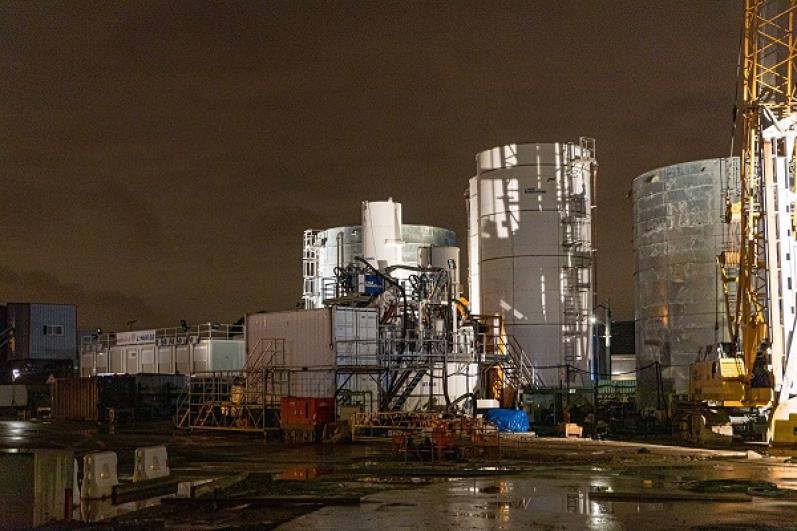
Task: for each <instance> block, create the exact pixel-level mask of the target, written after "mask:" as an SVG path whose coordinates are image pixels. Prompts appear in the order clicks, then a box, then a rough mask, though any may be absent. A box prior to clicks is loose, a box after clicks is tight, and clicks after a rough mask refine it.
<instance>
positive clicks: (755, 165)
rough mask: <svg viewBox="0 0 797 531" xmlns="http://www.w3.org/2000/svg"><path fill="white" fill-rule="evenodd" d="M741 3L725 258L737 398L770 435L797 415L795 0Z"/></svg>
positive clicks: (756, 0) (796, 6) (796, 10)
mask: <svg viewBox="0 0 797 531" xmlns="http://www.w3.org/2000/svg"><path fill="white" fill-rule="evenodd" d="M744 2H745V9H744V28H743V31H744V33H743V40H742V47H741V52H740V71H739V84H740V86H739V89H740V90H739V96H740V98H739V103H738V107H737V123H740V143H739V150H738V151H737V154H738V156H739V197H738V202H737V201H734V200H733V199H732V198H728V199H727V205H726V206H727V214H726V222H727V223H729V226H730V228H731V229H730V233H731V235H732V240H733V241H734V243H735V245H733V246H731V247H730V248H729V249H728V250H727V251H725V252H724V253H723V255H722V256H720V259H719V262H720V265H721V266H722V276H723V280H724V283H725V288H726V290H725V293H726V311H727V312H728V314H729V315H728V323H729V327H730V330H729V331H730V334H731V338H732V340H733V342H734V343H735V344H736V345H737V348H738V349H739V351H740V352H739V354H740V356H741V359H742V360H743V363H744V371H743V376H742V381H743V384H744V397H743V398H742V400H741V403H742V404H743V405H745V406H759V407H770V408H772V411H771V413H770V419H771V421H770V435H769V438H770V439H772V433H773V425H774V424H773V423H774V420H775V419H776V418H781V419H784V418H785V420H788V416H789V412H790V411H793V412H797V411H796V410H794V408H793V407H789V406H788V404H789V401H790V400H791V402H792V403H793V402H794V401H795V400H794V397H795V396H797V388H795V386H796V385H797V374H796V373H797V355H795V354H794V353H793V352H794V350H795V348H797V347H795V345H794V343H795V341H794V332H795V329H797V232H796V231H797V193H796V192H797V188H796V187H795V137H796V136H797V107H795V104H797V101H796V100H795V74H797V64H796V62H795V61H796V60H797V40H796V39H795V29H796V28H795V22H797V20H795V18H796V17H797V0H744ZM729 188H730V187H729ZM729 279H731V280H732V281H733V282H734V283H735V288H736V289H735V293H731V292H732V290H730V289H728V282H729ZM734 295H735V296H734ZM731 297H733V298H731ZM784 415H785V417H784Z"/></svg>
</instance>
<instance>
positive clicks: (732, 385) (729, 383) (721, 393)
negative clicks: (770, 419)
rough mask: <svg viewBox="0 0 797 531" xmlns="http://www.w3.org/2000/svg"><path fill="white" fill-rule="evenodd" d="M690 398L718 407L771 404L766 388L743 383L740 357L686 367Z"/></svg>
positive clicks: (714, 360)
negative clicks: (688, 376)
mask: <svg viewBox="0 0 797 531" xmlns="http://www.w3.org/2000/svg"><path fill="white" fill-rule="evenodd" d="M689 371H690V378H689V399H690V400H692V401H695V402H707V403H709V404H711V405H715V406H719V407H766V406H769V405H771V404H772V400H773V391H772V389H771V388H769V387H751V386H750V385H749V384H747V383H745V374H746V372H745V366H744V360H743V359H742V358H741V357H727V358H717V359H713V360H706V361H698V362H695V363H693V364H692V365H691V366H690V367H689Z"/></svg>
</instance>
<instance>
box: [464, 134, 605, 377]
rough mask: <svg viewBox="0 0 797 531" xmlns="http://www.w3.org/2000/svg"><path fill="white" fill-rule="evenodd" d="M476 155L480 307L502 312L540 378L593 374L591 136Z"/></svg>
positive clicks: (472, 255)
mask: <svg viewBox="0 0 797 531" xmlns="http://www.w3.org/2000/svg"><path fill="white" fill-rule="evenodd" d="M476 163H477V165H476V176H475V177H473V178H472V179H471V180H470V187H469V194H468V251H469V287H470V300H471V308H472V312H473V313H474V314H482V315H500V316H501V317H502V318H503V321H504V326H505V330H506V333H507V335H511V336H514V338H515V339H516V340H517V342H518V344H519V345H520V346H521V347H522V348H523V350H524V351H525V353H526V354H527V355H528V356H529V358H530V359H531V361H532V363H533V364H534V366H535V367H537V368H538V370H537V376H538V377H539V380H538V381H537V384H538V385H543V386H548V387H553V386H558V385H559V384H560V382H563V381H564V380H565V379H566V378H565V377H566V375H569V376H570V382H571V383H573V384H579V383H584V382H586V381H588V380H589V372H590V370H591V367H592V363H591V362H592V360H591V355H592V348H591V340H590V338H591V330H592V327H591V324H590V317H591V314H592V300H593V279H592V252H593V251H592V238H591V234H592V229H591V208H592V180H593V173H594V168H595V160H594V147H593V144H591V142H590V143H587V141H582V143H580V144H572V143H551V144H509V145H505V146H500V147H496V148H493V149H490V150H486V151H482V152H481V153H479V154H478V155H476ZM565 366H569V367H570V368H569V369H565ZM545 367H548V368H545Z"/></svg>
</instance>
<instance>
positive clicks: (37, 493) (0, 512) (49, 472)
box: [0, 449, 75, 529]
mask: <svg viewBox="0 0 797 531" xmlns="http://www.w3.org/2000/svg"><path fill="white" fill-rule="evenodd" d="M74 462H75V461H74V454H73V453H72V451H71V450H55V449H46V450H45V449H41V450H39V449H37V450H0V527H3V528H4V529H30V528H33V527H38V526H42V525H45V524H50V523H55V522H61V521H64V520H69V519H71V517H72V488H73V486H74Z"/></svg>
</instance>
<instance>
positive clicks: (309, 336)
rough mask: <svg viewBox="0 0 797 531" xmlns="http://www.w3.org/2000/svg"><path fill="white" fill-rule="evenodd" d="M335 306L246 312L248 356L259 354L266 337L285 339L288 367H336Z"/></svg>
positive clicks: (285, 358) (286, 363) (285, 357)
mask: <svg viewBox="0 0 797 531" xmlns="http://www.w3.org/2000/svg"><path fill="white" fill-rule="evenodd" d="M334 315H335V314H334V308H319V309H317V310H299V311H292V312H276V313H255V314H250V315H247V316H246V352H247V356H257V355H259V351H260V349H262V348H264V343H263V342H262V340H264V339H273V338H280V339H284V340H285V356H284V364H285V365H286V366H288V367H308V368H309V367H330V368H332V367H334V365H335V344H334V339H333V329H334Z"/></svg>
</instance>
